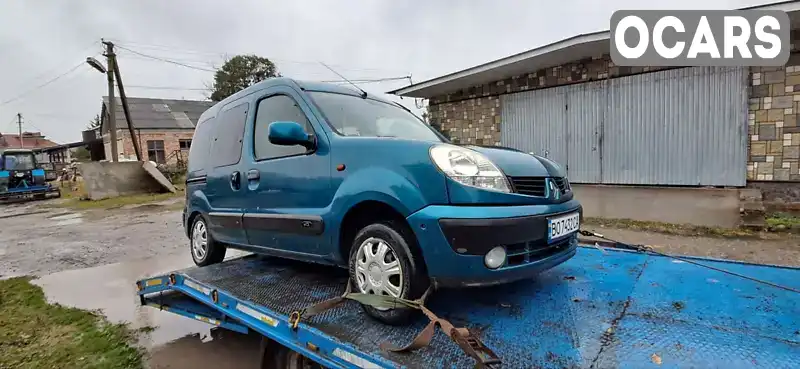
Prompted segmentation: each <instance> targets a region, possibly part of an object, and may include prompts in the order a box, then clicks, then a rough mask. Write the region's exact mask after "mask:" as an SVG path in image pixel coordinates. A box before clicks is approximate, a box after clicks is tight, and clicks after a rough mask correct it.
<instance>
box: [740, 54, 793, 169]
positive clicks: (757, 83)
mask: <svg viewBox="0 0 800 369" xmlns="http://www.w3.org/2000/svg"><path fill="white" fill-rule="evenodd" d="M750 72H751V73H750V77H751V78H750V84H751V89H750V115H749V119H748V131H749V134H750V159H749V160H748V163H747V179H748V180H759V181H800V166H798V161H799V160H800V124H798V114H800V54H793V55H792V57H791V58H790V59H789V63H788V64H787V65H786V67H753V68H751V71H750Z"/></svg>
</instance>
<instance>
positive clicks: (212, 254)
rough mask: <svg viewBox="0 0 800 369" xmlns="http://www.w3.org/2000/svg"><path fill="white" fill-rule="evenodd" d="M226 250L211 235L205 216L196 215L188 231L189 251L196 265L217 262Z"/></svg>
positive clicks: (223, 257)
mask: <svg viewBox="0 0 800 369" xmlns="http://www.w3.org/2000/svg"><path fill="white" fill-rule="evenodd" d="M226 251H227V248H226V247H225V246H224V245H223V244H221V243H219V242H217V241H216V240H214V238H213V237H212V236H211V232H209V231H208V222H207V221H206V218H204V217H203V216H202V215H198V216H196V217H195V218H194V221H193V222H192V228H191V230H190V231H189V252H190V253H191V254H192V260H193V261H194V263H195V264H196V265H197V266H206V265H212V264H217V263H219V262H221V261H222V260H223V259H225V252H226Z"/></svg>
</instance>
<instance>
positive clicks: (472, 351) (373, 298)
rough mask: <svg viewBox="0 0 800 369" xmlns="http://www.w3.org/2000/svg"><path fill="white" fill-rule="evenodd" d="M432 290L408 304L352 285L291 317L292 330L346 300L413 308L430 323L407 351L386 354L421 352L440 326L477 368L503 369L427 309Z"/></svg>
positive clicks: (394, 348)
mask: <svg viewBox="0 0 800 369" xmlns="http://www.w3.org/2000/svg"><path fill="white" fill-rule="evenodd" d="M431 290H432V287H431V288H428V290H427V291H425V293H424V294H423V295H422V297H420V298H419V299H417V300H406V299H401V298H397V297H392V296H384V295H372V294H364V293H356V292H351V291H352V289H351V287H350V283H348V284H347V289H346V290H345V292H344V294H342V295H341V296H337V297H334V298H332V299H328V300H325V301H321V302H319V303H316V304H314V305H311V306H309V307H307V308H305V309H302V310H299V311H295V312H293V313H292V314H291V315H290V316H289V325H290V326H291V327H292V329H297V326H298V324H300V320H301V319H304V318H310V317H312V316H314V315H317V314H320V313H322V312H325V311H327V310H330V309H332V308H335V307H337V306H339V305H340V304H341V303H343V302H345V301H346V300H354V301H357V302H359V303H361V304H364V305H369V306H372V307H374V308H378V309H387V308H388V309H394V308H398V307H400V308H410V309H417V310H420V311H422V313H423V314H425V316H426V317H428V319H430V323H428V325H426V326H425V328H424V329H422V331H421V332H420V333H419V334H418V335H417V336H416V337H415V338H414V340H413V341H411V342H410V343H409V344H408V345H405V346H403V347H398V346H395V345H393V344H391V343H389V342H384V343H382V344H381V345H380V348H381V349H383V350H386V351H391V352H397V353H403V352H411V351H414V350H417V349H420V348H424V347H427V346H428V345H430V343H431V340H433V336H434V335H435V333H436V326H439V327H440V328H441V329H442V332H444V334H445V335H447V337H450V339H451V340H453V342H455V343H456V344H457V345H458V346H459V347H461V349H462V350H464V353H466V354H467V355H468V356H470V357H471V358H473V359H475V368H486V369H494V368H499V367H500V364H501V361H500V358H498V357H497V355H496V354H495V353H494V352H493V351H492V350H491V349H489V348H488V347H486V346H485V345H484V344H483V343H482V342H481V341H480V339H478V337H475V335H473V334H472V333H471V332H470V331H469V329H467V328H456V327H455V326H453V324H451V323H450V322H449V321H447V320H445V319H442V318H439V317H438V316H436V314H434V313H433V312H432V311H430V310H428V308H426V307H425V305H424V302H425V299H426V298H427V296H428V294H429V293H430V292H431Z"/></svg>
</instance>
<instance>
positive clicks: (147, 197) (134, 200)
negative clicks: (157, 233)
mask: <svg viewBox="0 0 800 369" xmlns="http://www.w3.org/2000/svg"><path fill="white" fill-rule="evenodd" d="M181 196H183V192H181V191H179V192H177V193H158V194H141V195H127V196H119V197H112V198H108V199H102V200H81V199H80V198H70V199H68V200H67V201H64V202H60V203H57V204H54V205H55V206H57V207H67V208H74V209H82V210H87V209H114V208H119V207H123V206H126V205H141V204H147V203H150V202H158V201H164V200H169V199H174V198H176V197H181ZM182 207H183V205H182V204H181V205H180V207H178V208H182Z"/></svg>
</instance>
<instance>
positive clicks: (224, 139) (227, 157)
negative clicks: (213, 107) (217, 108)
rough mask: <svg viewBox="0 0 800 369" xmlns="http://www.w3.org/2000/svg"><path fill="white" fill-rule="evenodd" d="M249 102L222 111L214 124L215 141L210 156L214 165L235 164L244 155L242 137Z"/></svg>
mask: <svg viewBox="0 0 800 369" xmlns="http://www.w3.org/2000/svg"><path fill="white" fill-rule="evenodd" d="M249 106H250V104H248V103H243V104H240V105H237V106H234V107H233V108H230V109H228V110H226V111H224V112H222V113H221V114H220V115H219V116H218V117H217V121H216V122H215V123H216V124H214V125H215V126H216V127H215V129H214V142H213V144H212V145H211V152H212V153H213V155H210V158H211V160H212V162H213V166H214V167H224V166H227V165H234V164H236V163H238V162H239V159H241V157H242V138H243V136H244V126H245V123H246V121H247V109H248V107H249Z"/></svg>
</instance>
